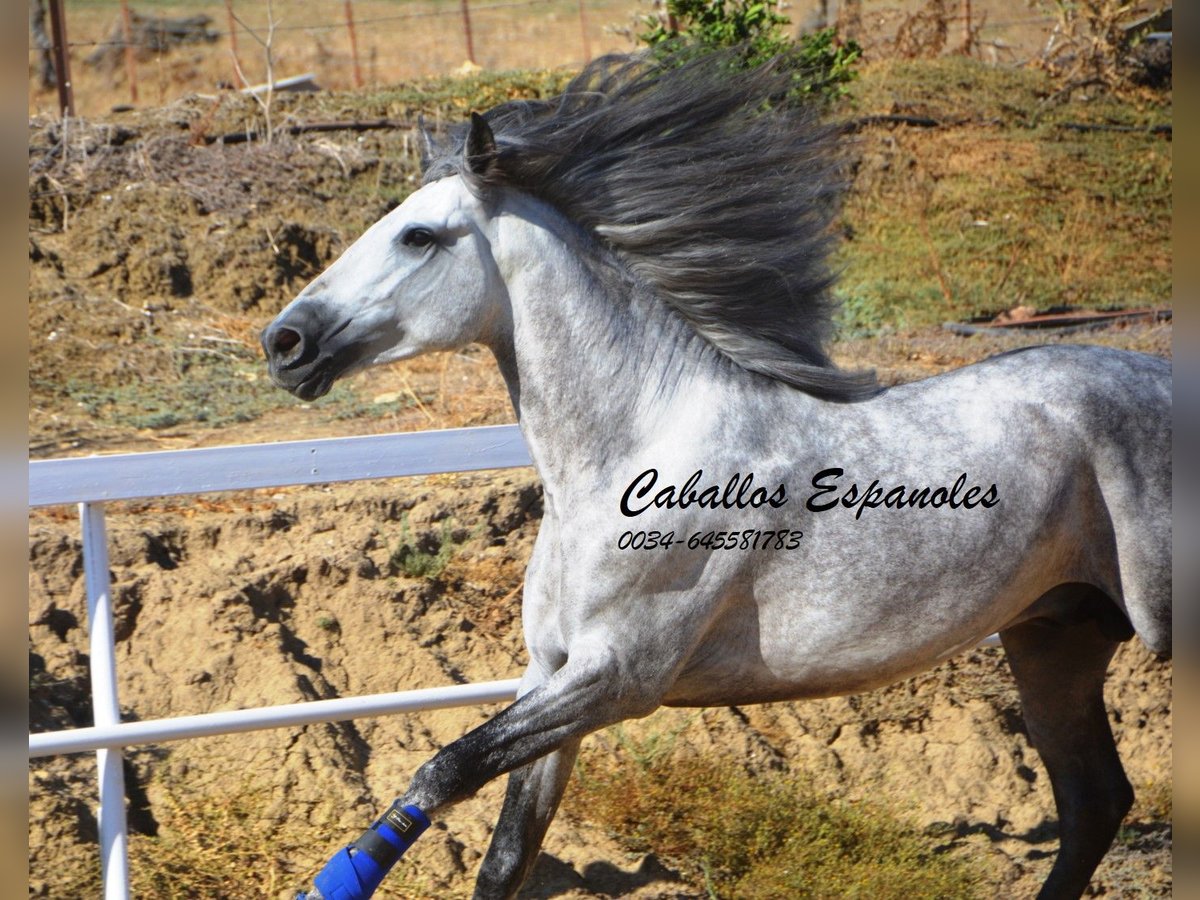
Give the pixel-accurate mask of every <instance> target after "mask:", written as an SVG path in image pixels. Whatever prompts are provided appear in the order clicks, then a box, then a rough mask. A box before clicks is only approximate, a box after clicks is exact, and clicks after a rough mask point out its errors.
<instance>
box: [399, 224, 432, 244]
mask: <svg viewBox="0 0 1200 900" xmlns="http://www.w3.org/2000/svg"><path fill="white" fill-rule="evenodd" d="M400 243H402V244H404V246H406V247H418V248H420V247H428V246H429V245H430V244H432V243H433V232H432V231H430V230H429V229H428V228H410V229H408V231H406V232H404V234H402V235H401V236H400Z"/></svg>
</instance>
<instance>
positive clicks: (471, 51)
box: [462, 0, 477, 65]
mask: <svg viewBox="0 0 1200 900" xmlns="http://www.w3.org/2000/svg"><path fill="white" fill-rule="evenodd" d="M462 19H463V35H464V36H465V37H466V39H467V59H468V61H470V63H471V65H477V63H476V62H475V40H474V39H473V38H472V37H471V8H470V7H469V6H467V0H462Z"/></svg>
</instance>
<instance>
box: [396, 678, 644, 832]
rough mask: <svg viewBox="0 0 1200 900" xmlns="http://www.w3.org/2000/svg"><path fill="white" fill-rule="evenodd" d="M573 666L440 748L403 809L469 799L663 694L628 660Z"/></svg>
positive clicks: (430, 808)
mask: <svg viewBox="0 0 1200 900" xmlns="http://www.w3.org/2000/svg"><path fill="white" fill-rule="evenodd" d="M622 663H623V664H618V662H617V661H616V660H612V659H606V660H603V661H597V660H591V661H590V662H587V663H585V662H578V663H577V662H575V661H573V660H572V661H570V662H568V663H567V664H566V665H564V666H563V667H562V668H561V669H559V670H558V671H557V672H555V673H554V674H553V675H552V676H551V677H550V678H549V679H548V680H547V681H546V682H545V683H544V684H541V685H539V686H538V687H536V688H534V689H533V690H532V691H530V692H529V693H528V694H525V695H524V696H523V697H521V699H519V700H517V702H516V703H514V704H513V705H512V706H509V707H508V708H507V709H504V710H502V711H501V712H500V713H498V714H497V715H495V716H494V717H492V718H491V719H489V720H488V721H487V722H485V723H484V724H483V725H480V726H479V727H478V728H476V729H475V730H474V731H471V732H469V733H467V734H466V735H464V736H463V737H461V738H459V739H458V740H457V741H454V742H453V743H450V744H448V745H446V746H445V747H443V748H442V749H441V750H440V751H439V752H438V754H437V755H436V756H434V757H433V759H431V760H429V761H428V762H427V763H425V764H424V765H422V766H421V767H420V768H419V769H418V770H417V773H416V775H414V776H413V780H412V782H411V784H409V787H408V790H407V791H406V792H405V794H404V796H403V797H402V798H401V801H400V802H401V803H404V804H412V805H414V806H416V807H418V808H419V809H421V810H422V811H424V812H425V813H426V814H427V815H433V814H434V813H435V812H437V811H438V810H439V809H441V808H443V807H445V806H449V805H450V804H452V803H456V802H458V801H460V800H463V799H465V798H467V797H469V796H471V795H472V794H474V793H475V792H476V791H477V790H479V788H481V787H482V786H483V785H485V784H487V782H489V781H491V780H492V779H493V778H496V777H497V776H499V775H503V774H504V773H506V772H511V771H512V770H514V769H517V768H520V767H521V766H524V765H526V764H527V763H531V762H533V761H534V760H536V759H539V758H540V757H542V756H545V755H546V754H547V753H550V752H551V751H553V750H558V749H559V748H560V747H562V746H564V745H566V744H567V743H569V742H571V741H575V740H578V739H579V738H582V737H583V736H584V735H587V734H590V733H591V732H593V731H596V730H597V729H599V728H603V727H604V726H606V725H611V724H613V723H614V722H620V721H622V720H623V719H628V718H633V717H635V716H644V715H647V714H649V713H650V712H652V711H653V710H654V709H655V708H657V706H658V705H659V699H661V696H662V692H661V691H659V690H656V689H655V688H654V686H653V681H652V680H651V679H649V678H640V677H639V674H640V673H638V672H637V671H636V669H637V665H636V663H634V662H633V661H632V660H631V659H628V658H627V659H624V660H623V661H622Z"/></svg>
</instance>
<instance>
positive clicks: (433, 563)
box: [388, 512, 470, 578]
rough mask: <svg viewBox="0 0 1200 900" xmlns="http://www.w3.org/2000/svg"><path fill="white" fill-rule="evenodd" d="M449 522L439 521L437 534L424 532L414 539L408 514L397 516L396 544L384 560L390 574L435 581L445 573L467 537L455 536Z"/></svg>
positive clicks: (451, 524) (448, 520)
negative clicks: (398, 530)
mask: <svg viewBox="0 0 1200 900" xmlns="http://www.w3.org/2000/svg"><path fill="white" fill-rule="evenodd" d="M457 537H459V538H460V539H459V540H456V539H455V538H456V533H455V528H454V525H453V522H452V521H451V520H450V519H443V520H442V523H441V528H440V529H439V531H438V532H433V531H426V532H424V533H423V534H421V535H417V536H414V535H413V533H412V526H411V525H410V524H409V521H408V513H407V512H405V513H402V514H401V515H400V542H399V544H397V546H396V549H395V550H394V551H392V555H391V557H390V558H389V559H388V569H389V571H390V573H391V574H392V575H404V576H405V577H407V578H437V577H438V576H439V575H441V574H442V572H444V571H445V570H446V566H448V565H449V564H450V560H451V559H453V558H454V554H456V553H457V552H458V550H459V548H460V547H462V545H463V544H464V543H466V542H467V540H469V538H470V536H469V535H468V536H466V537H463V536H461V535H457Z"/></svg>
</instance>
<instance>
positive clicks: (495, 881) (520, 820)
mask: <svg viewBox="0 0 1200 900" xmlns="http://www.w3.org/2000/svg"><path fill="white" fill-rule="evenodd" d="M579 743H580V741H579V740H578V739H576V740H572V741H568V742H567V743H565V744H563V745H562V746H561V747H559V748H558V749H557V750H555V751H553V752H552V753H549V754H547V755H546V756H543V757H542V758H541V759H538V760H535V761H534V762H531V763H529V764H527V765H525V766H522V767H521V768H519V769H514V770H513V771H512V772H510V773H509V775H508V790H507V793H506V794H505V797H504V808H503V810H502V811H501V813H500V819H499V821H498V822H497V823H496V830H495V832H494V833H493V834H492V843H491V846H489V847H488V852H487V855H486V856H485V857H484V858H483V864H482V865H481V866H480V869H479V876H478V878H477V879H476V882H475V894H474V897H475V900H495V898H504V900H508V898H511V897H515V896H516V894H517V890H518V889H519V888H520V887H521V884H522V883H523V882H524V881H525V879H526V878H527V877H528V876H529V873H530V871H531V870H532V869H533V864H534V862H535V861H536V860H537V856H538V851H539V850H540V849H541V846H542V840H543V839H544V838H545V836H546V830H547V829H548V828H549V827H550V822H551V820H552V819H553V818H554V813H555V812H556V811H557V810H558V804H559V801H560V800H561V799H562V795H563V791H565V790H566V786H567V781H568V780H569V779H570V777H571V768H572V766H573V765H574V764H575V757H576V756H577V755H578V754H579Z"/></svg>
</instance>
